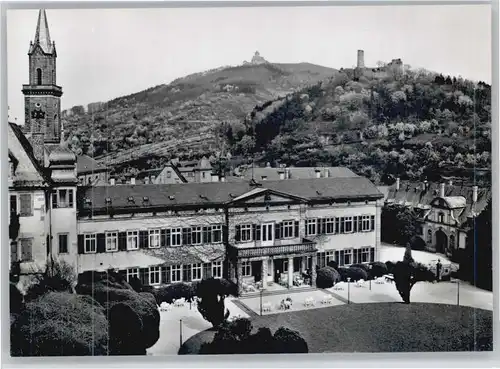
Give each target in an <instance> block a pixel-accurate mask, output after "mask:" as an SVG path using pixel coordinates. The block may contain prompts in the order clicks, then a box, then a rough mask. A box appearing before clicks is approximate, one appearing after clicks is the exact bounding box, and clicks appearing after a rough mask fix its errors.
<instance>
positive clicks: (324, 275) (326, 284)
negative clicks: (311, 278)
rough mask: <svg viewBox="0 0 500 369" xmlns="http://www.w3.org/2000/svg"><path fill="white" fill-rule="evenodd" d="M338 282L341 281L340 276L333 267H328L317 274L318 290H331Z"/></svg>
mask: <svg viewBox="0 0 500 369" xmlns="http://www.w3.org/2000/svg"><path fill="white" fill-rule="evenodd" d="M338 281H340V274H339V273H338V272H337V271H336V270H335V269H333V268H332V267H329V266H326V267H324V268H321V269H320V270H318V272H317V275H316V286H317V287H318V288H330V287H332V286H333V285H334V284H335V283H337V282H338Z"/></svg>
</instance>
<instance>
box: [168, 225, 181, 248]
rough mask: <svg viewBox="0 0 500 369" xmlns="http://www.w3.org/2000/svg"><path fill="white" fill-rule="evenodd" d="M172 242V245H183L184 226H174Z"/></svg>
mask: <svg viewBox="0 0 500 369" xmlns="http://www.w3.org/2000/svg"><path fill="white" fill-rule="evenodd" d="M171 237H172V242H171V243H170V244H171V245H172V246H180V245H182V228H172V234H171Z"/></svg>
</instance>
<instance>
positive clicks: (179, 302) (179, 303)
mask: <svg viewBox="0 0 500 369" xmlns="http://www.w3.org/2000/svg"><path fill="white" fill-rule="evenodd" d="M174 306H175V307H182V306H184V299H178V300H175V301H174Z"/></svg>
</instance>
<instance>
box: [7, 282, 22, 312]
mask: <svg viewBox="0 0 500 369" xmlns="http://www.w3.org/2000/svg"><path fill="white" fill-rule="evenodd" d="M9 287H10V290H9V308H10V313H11V314H19V313H20V312H21V309H22V308H23V294H22V293H21V291H19V289H18V288H17V286H16V285H15V284H14V283H10V284H9Z"/></svg>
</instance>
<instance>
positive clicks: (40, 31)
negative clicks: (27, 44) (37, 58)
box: [30, 9, 54, 54]
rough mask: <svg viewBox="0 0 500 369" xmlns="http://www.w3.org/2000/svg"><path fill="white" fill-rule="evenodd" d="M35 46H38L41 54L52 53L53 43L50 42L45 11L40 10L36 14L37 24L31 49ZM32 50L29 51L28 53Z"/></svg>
mask: <svg viewBox="0 0 500 369" xmlns="http://www.w3.org/2000/svg"><path fill="white" fill-rule="evenodd" d="M37 44H39V45H40V47H41V48H42V50H43V52H44V53H46V54H52V52H53V51H54V48H53V43H52V42H51V41H50V33H49V23H48V21H47V14H45V9H40V11H39V12H38V22H37V24H36V32H35V39H34V40H33V47H34V46H36V45H37ZM32 51H33V49H31V50H30V53H31V52H32Z"/></svg>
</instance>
